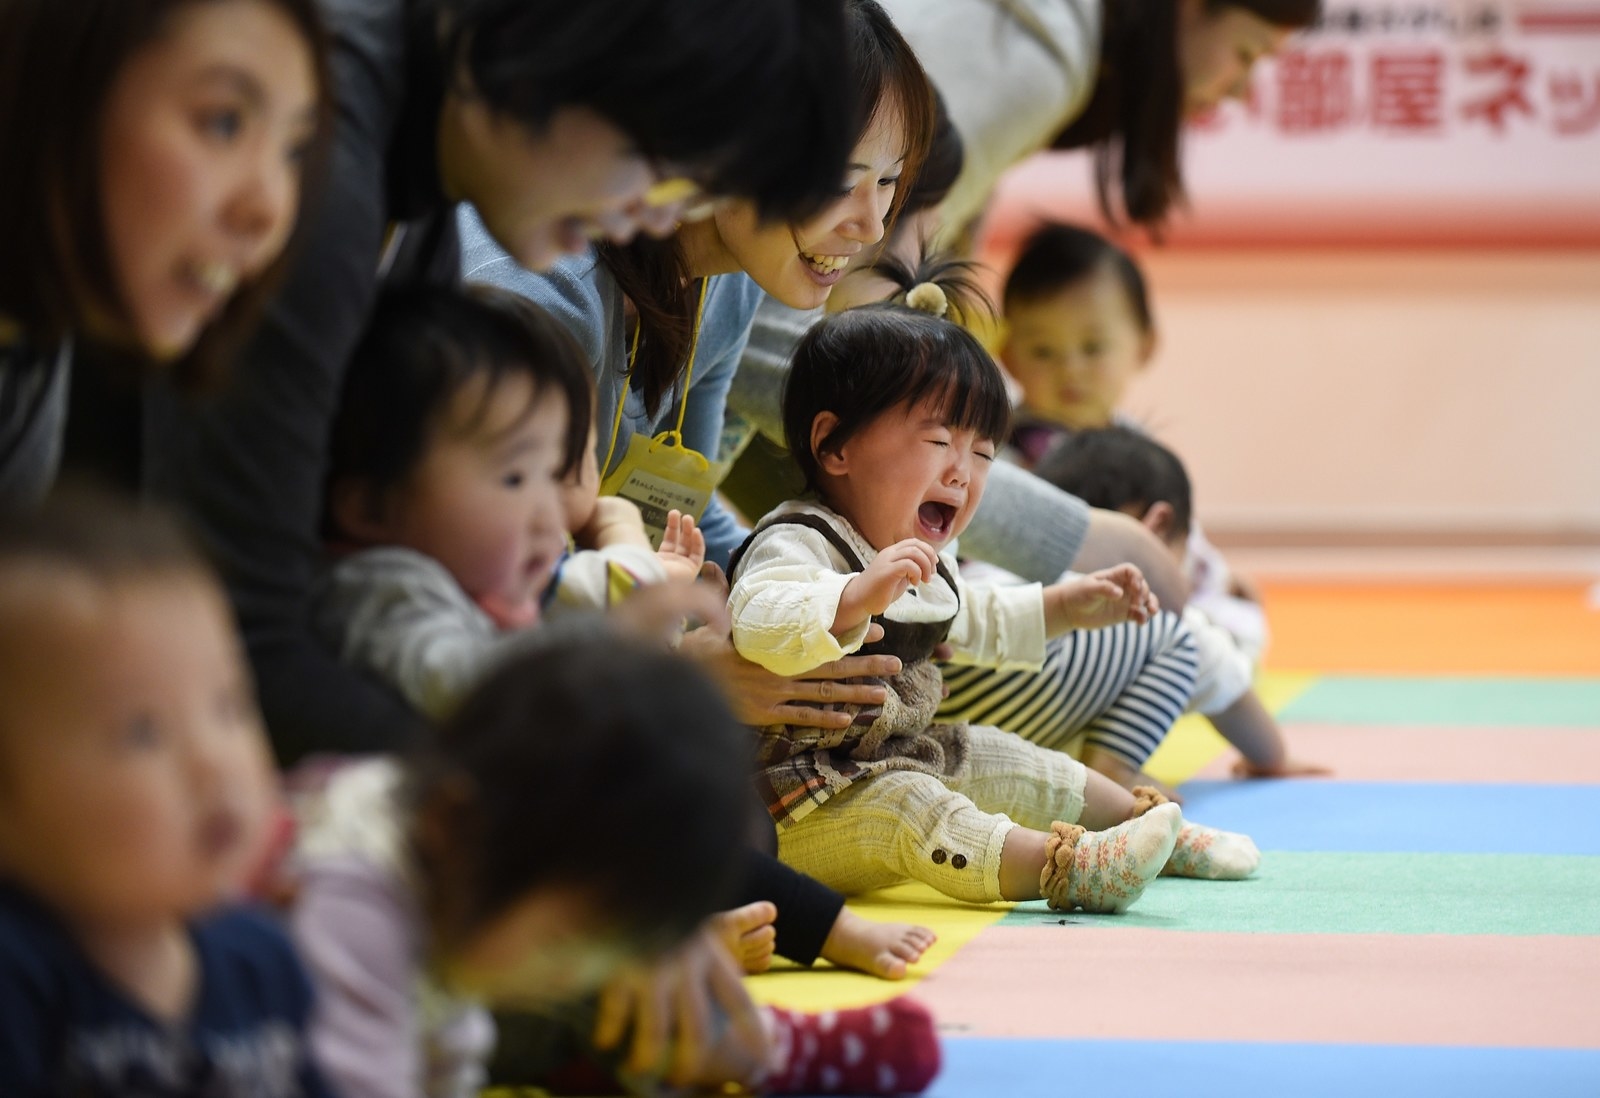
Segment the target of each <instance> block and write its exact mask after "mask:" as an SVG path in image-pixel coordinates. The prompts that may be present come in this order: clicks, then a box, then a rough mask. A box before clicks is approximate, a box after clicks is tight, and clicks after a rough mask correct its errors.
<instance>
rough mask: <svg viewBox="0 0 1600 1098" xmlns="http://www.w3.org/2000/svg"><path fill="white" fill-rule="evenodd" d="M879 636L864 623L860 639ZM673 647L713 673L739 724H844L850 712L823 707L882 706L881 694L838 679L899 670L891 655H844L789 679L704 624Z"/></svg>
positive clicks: (880, 632)
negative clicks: (743, 653)
mask: <svg viewBox="0 0 1600 1098" xmlns="http://www.w3.org/2000/svg"><path fill="white" fill-rule="evenodd" d="M695 586H697V587H703V586H707V585H705V584H696V585H695ZM882 637H883V627H882V626H880V625H877V624H874V625H870V626H868V627H867V637H866V642H865V643H867V644H871V643H872V642H873V641H875V640H880V639H882ZM678 651H679V652H681V653H683V654H684V655H687V656H690V657H692V658H693V659H695V660H696V661H697V662H698V663H699V664H700V665H701V666H702V667H704V668H706V669H707V670H708V671H710V672H711V673H712V674H713V675H714V676H715V677H716V679H717V681H718V682H720V683H721V684H722V692H723V694H724V695H726V697H727V699H728V703H729V704H730V705H732V706H733V713H734V716H736V717H738V718H739V720H740V722H742V723H744V724H750V725H756V726H758V727H760V726H766V725H770V724H792V725H797V726H799V727H802V728H848V727H850V722H851V720H852V714H851V713H849V712H845V711H841V710H837V709H833V708H823V706H826V705H834V704H838V703H847V704H854V705H882V704H883V702H884V699H885V698H886V697H887V692H886V691H885V690H884V688H883V687H882V686H874V685H871V684H868V683H855V682H844V681H842V680H844V679H854V678H886V677H888V676H889V675H896V674H899V673H900V660H899V659H898V658H896V657H894V656H845V657H844V658H843V659H838V660H834V661H833V662H832V663H825V664H823V665H822V666H821V667H818V668H815V669H813V670H811V671H807V672H805V673H804V674H801V675H795V676H794V677H792V678H789V677H785V676H782V675H775V674H773V673H772V672H771V671H768V670H767V669H766V668H764V667H762V666H761V665H760V664H758V663H752V662H750V661H749V660H747V659H745V658H744V657H743V656H741V655H739V653H738V652H737V651H736V650H735V649H734V647H733V642H732V640H730V639H729V637H728V632H727V630H726V629H723V630H720V631H717V630H712V629H710V628H705V629H696V630H694V631H692V632H690V633H687V634H685V636H684V638H683V643H682V644H681V645H679V646H678Z"/></svg>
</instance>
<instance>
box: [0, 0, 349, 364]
mask: <svg viewBox="0 0 1600 1098" xmlns="http://www.w3.org/2000/svg"><path fill="white" fill-rule="evenodd" d="M213 2H215V0H71V2H69V3H63V2H62V0H5V2H4V3H3V4H0V164H4V166H5V167H4V169H3V170H0V256H5V257H6V261H5V263H3V264H0V314H3V315H5V316H9V317H11V318H12V319H13V320H15V321H16V322H17V323H18V324H20V325H21V327H22V329H23V332H24V334H25V336H26V338H27V340H28V342H29V343H30V344H32V345H34V346H37V347H40V348H49V347H55V346H59V345H60V344H61V343H62V342H63V341H64V340H66V339H67V338H68V337H71V336H82V335H88V334H90V333H91V332H93V333H96V334H97V335H99V336H100V337H101V338H103V339H105V340H106V341H107V342H109V343H111V344H114V345H115V350H116V351H117V352H118V356H117V361H119V362H121V361H127V360H131V361H132V362H133V363H134V364H135V365H137V366H138V367H139V368H140V369H148V368H149V366H150V362H149V360H148V356H147V355H146V354H145V353H144V352H143V351H142V350H138V347H139V341H138V338H137V336H136V335H135V332H134V324H133V321H132V318H131V317H129V316H128V310H127V306H126V303H125V302H124V300H123V295H122V292H121V290H120V288H119V287H118V286H117V284H116V278H115V274H114V272H113V269H112V261H111V255H110V248H109V244H108V241H107V239H106V229H105V221H104V217H103V214H102V210H103V208H104V207H103V188H104V185H105V181H104V180H103V179H102V171H101V168H102V165H101V156H100V141H101V135H102V133H103V131H104V127H103V126H102V124H101V119H102V117H103V116H104V113H105V106H106V99H107V97H108V96H109V94H110V92H111V89H112V86H113V85H114V83H115V82H116V80H117V78H118V77H119V76H120V75H121V73H122V70H123V68H124V67H125V66H126V64H127V62H128V60H129V59H130V58H131V57H133V56H134V55H135V54H137V53H138V52H139V51H140V50H142V49H144V48H145V47H147V46H149V45H150V44H152V43H153V42H155V41H157V40H159V39H160V37H161V36H162V35H163V34H164V33H165V32H166V31H167V29H168V28H169V26H170V23H171V20H172V19H173V18H174V17H176V16H177V15H178V14H180V13H181V12H182V11H184V10H185V9H187V8H191V7H198V6H200V5H202V4H205V3H213ZM268 2H269V3H271V4H272V5H273V6H274V7H275V8H276V9H278V10H279V11H280V12H282V13H283V14H284V15H285V16H286V17H287V18H288V19H289V20H290V21H291V22H292V23H293V24H294V26H295V27H296V28H297V29H298V30H299V31H300V33H301V35H302V37H303V38H304V40H305V42H306V43H307V46H308V48H309V49H310V50H311V54H312V64H313V69H314V72H315V74H316V80H317V91H318V117H317V126H316V134H315V137H314V140H313V146H312V149H311V152H310V155H309V156H308V157H307V159H306V162H305V167H304V169H303V177H304V179H305V180H306V185H307V186H308V187H309V186H311V185H313V184H314V181H315V180H316V178H317V173H318V170H319V168H320V166H321V164H322V163H323V160H324V157H325V152H326V147H327V141H328V135H329V119H330V117H331V113H330V112H331V108H330V105H329V99H328V87H329V85H328V77H327V71H328V70H327V48H326V43H325V35H324V32H323V27H322V21H321V18H320V16H319V15H318V12H317V5H316V0H268ZM301 202H302V206H303V205H304V203H305V195H304V193H302V199H301ZM293 246H294V245H293V242H292V241H291V243H290V245H289V247H286V248H285V249H284V254H283V255H281V256H279V257H278V259H277V260H276V261H275V262H274V263H272V264H271V265H270V266H269V267H268V268H267V270H265V271H264V272H263V273H262V274H260V275H258V276H256V277H255V278H253V279H251V280H250V281H249V282H248V283H246V284H245V285H244V286H243V287H242V288H241V289H240V290H239V291H238V292H237V293H235V294H234V295H233V297H232V298H231V299H230V300H229V302H228V304H227V306H226V307H225V308H224V310H223V312H222V315H221V316H220V317H219V318H218V319H217V320H215V321H214V322H212V323H211V324H210V325H209V326H208V327H207V328H206V330H205V331H204V332H202V333H201V336H200V338H199V340H198V341H197V342H196V344H195V346H194V347H193V348H191V349H190V350H189V351H188V352H187V353H186V354H185V355H183V356H182V357H181V358H180V359H179V361H178V362H177V363H176V364H174V365H173V366H172V368H171V369H170V371H169V374H170V376H171V377H172V378H173V379H174V381H175V382H177V384H178V385H179V386H180V387H185V388H195V387H201V386H204V385H206V384H209V383H212V382H214V381H216V380H217V379H218V377H219V375H220V374H221V373H222V372H223V370H224V369H225V363H226V361H227V359H228V357H229V356H230V355H231V353H232V351H233V350H234V349H236V348H237V346H238V345H239V343H240V342H241V341H242V340H243V339H244V337H245V336H246V335H248V334H249V331H250V329H251V328H253V327H254V325H255V321H256V318H257V317H258V315H259V314H260V311H261V308H262V306H263V305H264V304H265V303H266V300H267V299H268V297H269V296H270V295H271V293H272V291H273V289H274V288H275V287H276V285H277V283H278V280H279V278H280V276H281V274H282V271H283V268H284V265H285V263H286V257H287V256H288V254H289V252H290V251H291V249H292V248H293ZM107 321H110V322H111V323H112V324H114V325H115V326H116V330H113V331H110V332H105V331H104V330H103V329H104V327H105V324H106V322H107Z"/></svg>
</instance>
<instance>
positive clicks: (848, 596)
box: [833, 538, 939, 635]
mask: <svg viewBox="0 0 1600 1098" xmlns="http://www.w3.org/2000/svg"><path fill="white" fill-rule="evenodd" d="M938 568H939V555H938V554H937V553H935V552H934V551H933V547H932V546H930V545H929V544H928V543H927V542H923V541H918V540H917V539H916V538H907V539H906V540H905V541H897V542H895V543H894V544H893V545H891V546H889V548H887V549H884V550H882V551H880V552H879V553H878V555H877V556H875V557H873V558H872V563H871V564H869V565H867V566H866V568H864V569H863V570H862V571H861V573H860V574H859V575H857V576H856V577H855V578H853V579H852V580H851V581H850V582H849V583H847V584H845V587H844V591H843V592H842V593H841V594H840V596H839V611H838V613H837V614H835V615H834V619H833V632H834V634H835V635H838V634H840V633H848V632H849V631H850V630H852V629H854V628H855V627H856V626H858V625H860V624H861V623H862V622H864V621H866V620H867V619H868V618H870V617H872V616H873V615H874V614H881V613H883V612H884V611H885V610H887V609H889V606H890V604H891V603H893V602H894V600H895V599H897V598H899V597H900V596H901V595H903V594H905V593H906V589H907V588H909V587H910V586H911V585H912V584H914V583H926V582H928V581H929V580H931V579H933V577H934V574H935V573H936V572H937V571H938Z"/></svg>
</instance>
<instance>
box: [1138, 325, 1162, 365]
mask: <svg viewBox="0 0 1600 1098" xmlns="http://www.w3.org/2000/svg"><path fill="white" fill-rule="evenodd" d="M1160 346H1161V337H1160V336H1158V335H1157V334H1156V330H1155V329H1154V328H1147V329H1145V333H1144V335H1142V336H1140V337H1139V366H1140V368H1141V369H1142V368H1143V367H1146V366H1148V365H1150V360H1151V359H1153V358H1155V357H1156V350H1157V348H1159V347H1160Z"/></svg>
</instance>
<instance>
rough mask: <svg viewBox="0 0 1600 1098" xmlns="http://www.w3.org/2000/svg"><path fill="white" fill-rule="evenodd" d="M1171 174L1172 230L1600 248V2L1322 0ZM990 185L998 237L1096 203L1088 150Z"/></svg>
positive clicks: (1193, 141)
mask: <svg viewBox="0 0 1600 1098" xmlns="http://www.w3.org/2000/svg"><path fill="white" fill-rule="evenodd" d="M1184 174H1185V178H1186V181H1187V183H1188V189H1189V196H1190V205H1191V211H1190V214H1189V215H1188V216H1182V217H1180V218H1178V219H1177V220H1176V221H1175V222H1174V224H1173V226H1172V232H1171V234H1170V235H1171V237H1172V239H1173V240H1174V241H1175V242H1179V243H1181V242H1184V241H1186V240H1187V241H1191V242H1200V243H1222V244H1227V243H1241V244H1245V243H1271V242H1274V241H1276V242H1283V243H1319V242H1328V243H1402V244H1404V243H1429V242H1434V243H1464V244H1508V245H1534V246H1541V245H1567V246H1572V245H1576V246H1587V247H1593V246H1600V0H1356V2H1353V3H1352V2H1350V0H1325V11H1324V16H1323V18H1322V20H1321V21H1320V22H1319V24H1318V25H1317V26H1315V27H1314V28H1311V29H1310V30H1308V31H1306V32H1303V33H1301V34H1299V35H1297V36H1296V37H1295V38H1292V39H1291V40H1290V42H1289V44H1288V46H1287V47H1286V48H1285V50H1284V51H1283V53H1282V54H1281V55H1279V56H1278V57H1277V58H1276V59H1274V60H1269V61H1265V62H1263V63H1262V64H1260V65H1258V66H1257V70H1256V72H1255V74H1254V76H1253V79H1252V87H1251V91H1250V94H1249V96H1248V98H1247V100H1246V101H1245V102H1243V103H1229V104H1226V105H1224V106H1223V107H1222V108H1220V109H1219V110H1217V111H1216V112H1215V113H1214V114H1213V115H1212V116H1210V117H1208V118H1206V119H1203V120H1200V121H1199V122H1197V123H1195V124H1194V125H1193V126H1191V128H1190V130H1189V132H1188V133H1187V134H1186V136H1185V146H1184ZM1002 193H1003V195H1004V196H1005V197H1004V199H1003V200H1002V201H1001V202H999V203H997V206H998V207H1001V209H1000V210H999V213H998V216H997V217H996V219H995V220H996V224H994V225H992V226H991V230H992V231H993V232H994V233H995V234H996V235H997V236H1000V237H1004V236H1007V235H1010V233H1009V232H1008V230H1009V229H1020V228H1021V226H1020V224H1018V223H1017V222H1019V221H1020V220H1021V219H1022V218H1024V217H1025V216H1026V215H1027V214H1029V213H1039V212H1045V213H1049V214H1050V215H1052V216H1062V217H1074V218H1080V219H1081V218H1092V217H1093V215H1094V210H1095V206H1094V200H1093V197H1092V191H1091V188H1090V185H1089V183H1088V168H1087V165H1086V163H1085V158H1084V156H1083V154H1049V155H1045V156H1041V157H1039V158H1036V160H1034V161H1031V162H1029V163H1028V164H1026V165H1024V166H1023V167H1021V168H1019V169H1017V170H1016V171H1015V172H1013V173H1012V175H1011V176H1008V177H1007V179H1006V181H1005V183H1004V185H1003V188H1002Z"/></svg>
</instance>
